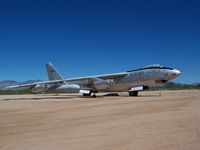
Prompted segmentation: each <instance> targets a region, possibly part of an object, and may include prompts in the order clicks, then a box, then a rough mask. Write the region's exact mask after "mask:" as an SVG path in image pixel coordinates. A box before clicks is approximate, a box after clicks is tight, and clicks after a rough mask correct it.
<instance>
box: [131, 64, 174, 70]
mask: <svg viewBox="0 0 200 150" xmlns="http://www.w3.org/2000/svg"><path fill="white" fill-rule="evenodd" d="M146 69H169V70H173V68H170V67H163V66H161V65H158V64H155V65H149V66H146V67H144V68H140V69H135V70H129V71H127V72H133V71H139V70H146Z"/></svg>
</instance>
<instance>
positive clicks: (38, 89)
mask: <svg viewBox="0 0 200 150" xmlns="http://www.w3.org/2000/svg"><path fill="white" fill-rule="evenodd" d="M47 89H48V87H47V85H44V84H41V85H40V84H38V85H36V86H35V87H34V88H32V89H31V91H32V92H36V93H37V92H43V91H46V90H47Z"/></svg>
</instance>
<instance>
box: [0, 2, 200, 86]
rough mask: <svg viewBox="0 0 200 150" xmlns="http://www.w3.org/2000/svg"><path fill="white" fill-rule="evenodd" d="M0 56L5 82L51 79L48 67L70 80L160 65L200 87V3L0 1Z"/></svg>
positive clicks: (0, 66) (178, 79) (2, 78)
mask: <svg viewBox="0 0 200 150" xmlns="http://www.w3.org/2000/svg"><path fill="white" fill-rule="evenodd" d="M0 52H1V55H0V69H1V74H0V80H7V79H10V80H17V81H26V80H29V79H42V80H46V79H47V75H46V70H45V68H44V63H46V62H47V61H51V62H52V63H54V65H55V66H56V67H57V69H58V70H59V71H60V72H61V74H63V76H64V77H66V78H67V77H78V76H85V75H95V74H103V73H114V72H120V71H126V70H131V69H136V68H140V67H143V66H146V65H149V64H161V65H163V66H169V67H174V68H177V69H179V70H181V71H182V72H183V74H182V76H181V77H179V78H177V79H176V80H175V81H176V82H185V83H193V82H200V61H199V58H200V2H198V1H192V0H190V1H189V0H188V1H184V0H182V1H175V0H173V1H172V0H168V1H149V0H136V1H134V0H132V1H131V0H130V1H127V0H123V1H118V0H115V1H110V0H106V1H102V0H101V1H94V0H91V1H88V0H85V1H83V0H80V1H79V0H74V1H60V0H56V1H49V0H48V1H47V0H40V1H37V0H34V1H33V0H26V1H21V0H19V1H12V0H8V1H6V2H2V1H1V2H0Z"/></svg>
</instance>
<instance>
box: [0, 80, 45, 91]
mask: <svg viewBox="0 0 200 150" xmlns="http://www.w3.org/2000/svg"><path fill="white" fill-rule="evenodd" d="M40 81H42V80H28V81H25V82H17V81H14V80H5V81H0V90H2V89H3V88H5V87H7V86H11V85H19V84H30V83H34V82H40Z"/></svg>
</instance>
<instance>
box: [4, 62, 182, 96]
mask: <svg viewBox="0 0 200 150" xmlns="http://www.w3.org/2000/svg"><path fill="white" fill-rule="evenodd" d="M46 69H47V73H48V78H49V81H43V82H36V83H31V84H24V85H14V86H8V87H6V88H4V91H31V92H36V93H37V92H42V91H51V92H62V93H63V92H64V93H69V92H73V93H76V92H77V93H78V92H79V93H81V94H83V96H91V95H92V94H93V97H96V95H95V94H96V93H98V92H119V91H127V92H128V93H129V96H138V92H139V91H143V90H146V89H149V88H150V87H151V86H153V85H155V84H163V83H166V82H168V81H169V80H172V79H174V78H176V77H178V76H179V75H181V72H180V71H179V70H177V69H174V68H170V67H164V66H161V65H158V64H154V65H149V66H146V67H143V68H140V69H135V70H129V71H125V72H120V73H113V74H104V75H96V76H88V77H79V78H69V79H64V78H63V77H62V76H61V75H60V73H59V72H58V71H57V69H56V68H55V67H54V65H53V64H52V63H51V62H48V63H47V64H46Z"/></svg>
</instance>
